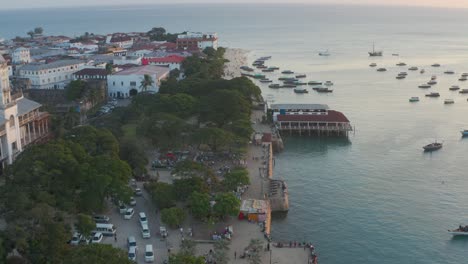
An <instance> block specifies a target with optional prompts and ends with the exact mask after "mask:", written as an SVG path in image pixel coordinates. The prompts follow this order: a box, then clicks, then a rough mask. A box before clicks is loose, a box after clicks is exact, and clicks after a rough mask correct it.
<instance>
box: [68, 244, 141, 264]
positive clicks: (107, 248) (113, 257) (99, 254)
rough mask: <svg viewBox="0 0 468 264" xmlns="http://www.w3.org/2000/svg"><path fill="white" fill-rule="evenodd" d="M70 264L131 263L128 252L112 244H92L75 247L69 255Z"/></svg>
mask: <svg viewBox="0 0 468 264" xmlns="http://www.w3.org/2000/svg"><path fill="white" fill-rule="evenodd" d="M67 263H69V264H82V263H93V264H108V263H119V264H131V263H133V262H132V261H131V260H129V259H128V256H127V253H126V252H125V251H123V250H122V249H119V248H115V247H112V245H104V244H91V245H88V246H81V247H76V248H74V249H73V250H72V251H71V252H70V254H69V256H68V257H67Z"/></svg>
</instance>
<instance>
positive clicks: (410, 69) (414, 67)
mask: <svg viewBox="0 0 468 264" xmlns="http://www.w3.org/2000/svg"><path fill="white" fill-rule="evenodd" d="M408 70H409V71H417V70H418V67H416V66H413V67H409V68H408Z"/></svg>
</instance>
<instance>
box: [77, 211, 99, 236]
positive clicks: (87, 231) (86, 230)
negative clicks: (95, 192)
mask: <svg viewBox="0 0 468 264" xmlns="http://www.w3.org/2000/svg"><path fill="white" fill-rule="evenodd" d="M77 218H78V219H77V220H78V221H77V223H76V230H77V231H78V232H80V234H82V235H84V236H86V237H88V236H89V235H91V232H92V231H93V230H94V229H95V227H96V223H94V220H93V219H92V218H91V216H89V215H86V214H78V216H77Z"/></svg>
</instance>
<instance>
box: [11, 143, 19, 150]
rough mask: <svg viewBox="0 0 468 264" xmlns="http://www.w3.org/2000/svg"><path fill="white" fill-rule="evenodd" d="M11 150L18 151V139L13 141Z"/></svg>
mask: <svg viewBox="0 0 468 264" xmlns="http://www.w3.org/2000/svg"><path fill="white" fill-rule="evenodd" d="M11 150H13V151H17V150H18V146H17V145H16V141H15V142H13V143H11Z"/></svg>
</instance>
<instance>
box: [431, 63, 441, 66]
mask: <svg viewBox="0 0 468 264" xmlns="http://www.w3.org/2000/svg"><path fill="white" fill-rule="evenodd" d="M431 66H432V67H440V64H439V63H434V64H432V65H431Z"/></svg>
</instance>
